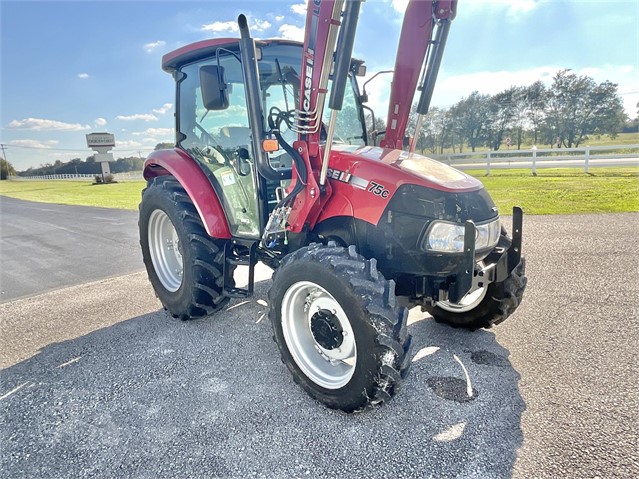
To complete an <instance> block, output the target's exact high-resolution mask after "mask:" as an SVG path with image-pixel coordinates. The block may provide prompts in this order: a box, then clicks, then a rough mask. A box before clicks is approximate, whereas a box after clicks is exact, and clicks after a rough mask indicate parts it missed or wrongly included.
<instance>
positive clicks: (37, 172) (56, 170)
mask: <svg viewBox="0 0 639 479" xmlns="http://www.w3.org/2000/svg"><path fill="white" fill-rule="evenodd" d="M172 147H173V143H158V144H157V145H156V146H155V149H156V150H160V149H163V148H172ZM144 160H145V159H144V158H140V157H139V156H128V157H125V158H118V159H117V160H116V161H111V162H110V163H109V169H110V170H111V173H126V172H129V171H142V168H143V166H144ZM12 168H13V167H12ZM101 173H102V167H101V166H100V163H97V162H96V161H95V156H94V155H91V156H88V157H87V158H86V159H85V160H84V161H83V160H82V159H80V158H74V159H72V160H70V161H67V162H62V161H60V160H56V161H55V163H45V164H44V165H40V166H39V167H37V168H34V167H30V168H28V169H26V170H24V171H20V172H18V173H17V174H18V176H42V175H73V174H80V175H98V174H101ZM14 174H15V170H14Z"/></svg>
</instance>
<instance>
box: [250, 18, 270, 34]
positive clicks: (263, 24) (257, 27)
mask: <svg viewBox="0 0 639 479" xmlns="http://www.w3.org/2000/svg"><path fill="white" fill-rule="evenodd" d="M269 28H271V22H269V21H268V20H254V21H253V24H252V25H251V30H254V31H256V32H263V31H264V30H268V29H269Z"/></svg>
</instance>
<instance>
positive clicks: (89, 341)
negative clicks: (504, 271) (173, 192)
mask: <svg viewBox="0 0 639 479" xmlns="http://www.w3.org/2000/svg"><path fill="white" fill-rule="evenodd" d="M638 224H639V215H636V214H619V215H599V216H595V215H578V216H555V217H528V218H526V222H525V233H524V234H525V241H524V248H525V253H526V254H527V257H528V270H529V273H528V274H529V281H530V282H529V287H528V291H527V293H526V296H525V298H524V303H523V304H522V306H521V307H520V309H519V310H518V311H517V313H516V315H515V316H514V317H512V318H510V319H509V320H508V321H507V322H505V323H504V324H502V325H500V326H498V327H497V328H495V329H494V330H491V331H479V332H476V333H468V332H464V331H457V330H452V329H449V328H446V327H442V326H439V325H437V324H435V323H434V322H433V321H432V320H431V319H430V318H428V317H427V316H426V315H424V314H422V313H420V312H418V311H415V310H413V311H411V314H410V321H411V324H410V331H411V333H412V334H413V336H414V341H413V344H414V349H413V353H414V354H415V357H414V367H413V370H412V372H411V375H410V376H409V378H408V379H407V380H406V382H405V386H404V389H403V390H402V391H401V393H400V395H399V396H398V397H397V398H395V400H394V401H392V402H391V403H389V404H388V405H386V406H384V407H382V408H378V409H376V410H373V411H369V412H366V413H362V414H356V415H346V414H343V413H341V412H336V411H331V410H328V409H326V408H324V407H322V406H321V405H319V404H318V403H316V402H314V401H313V400H311V399H310V398H309V397H308V396H307V395H306V394H305V393H304V392H303V391H302V390H301V389H300V388H298V387H297V386H296V385H295V384H294V383H293V381H292V379H291V376H290V375H289V373H288V372H287V370H286V368H285V367H284V366H283V365H282V364H281V363H280V361H279V357H278V353H277V351H276V347H275V344H274V343H273V342H272V340H271V334H272V333H271V328H270V325H269V324H268V321H267V319H266V318H264V311H265V309H266V308H265V306H264V301H265V300H266V299H267V297H266V293H267V290H268V287H269V281H268V280H265V281H262V282H260V283H259V284H258V285H257V288H256V296H255V297H254V298H253V299H252V300H251V301H250V302H247V303H243V302H237V301H236V302H235V303H232V304H231V305H230V307H229V308H228V309H227V310H225V311H224V312H222V313H221V314H218V315H217V316H214V317H211V318H206V319H203V320H198V321H192V322H180V321H177V320H173V319H170V318H168V317H167V315H166V314H165V313H164V312H162V311H161V309H160V307H159V304H158V303H157V300H156V299H155V298H154V296H153V293H152V291H151V289H150V287H149V286H148V282H147V280H146V278H145V274H144V273H134V274H129V275H126V276H122V277H118V278H110V279H106V280H101V281H98V282H95V283H89V284H84V285H80V286H74V287H71V288H66V289H62V290H57V291H53V292H48V293H46V294H43V295H40V296H36V297H32V298H27V299H21V300H17V301H12V302H8V303H5V304H3V305H0V315H1V316H0V317H1V318H2V320H1V322H0V324H1V326H2V330H1V331H0V333H1V335H0V341H1V344H0V364H1V366H0V367H2V368H4V369H3V370H2V371H1V373H0V378H1V379H2V382H1V386H0V431H2V433H1V441H2V442H1V443H0V451H1V452H0V471H1V472H2V476H3V477H74V478H76V477H89V476H100V477H127V476H130V477H153V478H155V477H176V476H178V477H193V476H195V477H215V476H220V477H242V478H244V477H333V476H338V475H339V476H340V477H346V478H348V477H358V478H359V477H393V478H395V477H477V478H502V477H513V476H514V477H521V478H529V477H542V478H545V477H548V478H555V477H579V478H582V477H597V476H599V477H637V476H639V457H638V453H637V451H638V448H637V412H636V411H637V410H639V401H638V395H637V387H636V385H637V379H638V373H639V371H638V370H637V361H636V346H637V344H638V343H639V325H638V318H637V316H638V315H637V312H638V311H639V281H638V279H639V264H638V262H639V258H638V256H637V253H636V238H637V237H639V234H638V233H639V232H638V231H637V225H638ZM462 365H463V368H462ZM464 368H465V369H466V371H467V373H468V376H469V378H470V380H471V383H472V388H473V393H472V397H471V398H469V397H468V395H467V394H466V381H465V372H464Z"/></svg>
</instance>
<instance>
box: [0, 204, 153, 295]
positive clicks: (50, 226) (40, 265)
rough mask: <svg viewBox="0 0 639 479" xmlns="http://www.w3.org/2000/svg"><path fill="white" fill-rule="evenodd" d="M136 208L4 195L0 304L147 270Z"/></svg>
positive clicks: (0, 217)
mask: <svg viewBox="0 0 639 479" xmlns="http://www.w3.org/2000/svg"><path fill="white" fill-rule="evenodd" d="M137 237H138V232H137V212H134V211H124V210H114V209H106V208H89V207H85V206H66V205H55V204H46V203H34V202H31V201H22V200H17V199H14V198H9V197H6V196H2V197H0V264H1V265H2V272H0V302H5V301H9V300H12V299H16V298H19V297H23V296H29V295H33V294H36V293H41V292H44V291H49V290H52V289H56V288H60V287H63V286H71V285H74V284H81V283H85V282H87V281H92V280H96V279H100V278H104V277H108V276H115V275H121V274H125V273H131V272H133V271H139V270H141V269H143V268H144V266H143V264H142V257H141V255H140V252H139V246H138V243H137Z"/></svg>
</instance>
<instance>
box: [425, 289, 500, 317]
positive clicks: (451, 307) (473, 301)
mask: <svg viewBox="0 0 639 479" xmlns="http://www.w3.org/2000/svg"><path fill="white" fill-rule="evenodd" d="M487 290H488V287H487V286H482V287H481V288H477V289H475V290H471V291H469V292H468V293H466V294H465V295H464V297H463V298H462V299H461V301H459V303H451V302H450V301H437V306H439V307H440V308H441V309H443V310H445V311H450V312H451V313H466V312H468V311H470V310H472V309H475V308H476V307H477V306H479V303H481V302H482V301H483V299H484V297H485V296H486V291H487Z"/></svg>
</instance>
